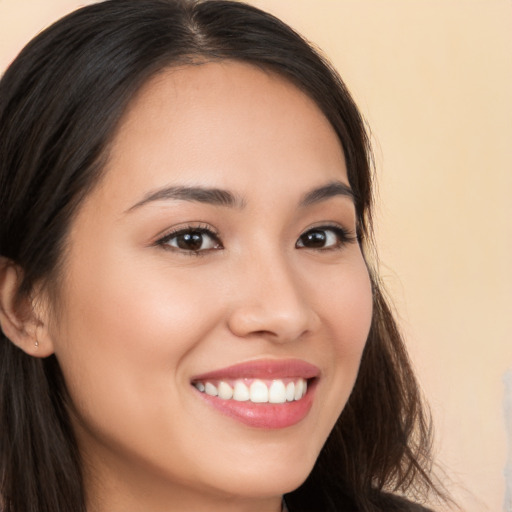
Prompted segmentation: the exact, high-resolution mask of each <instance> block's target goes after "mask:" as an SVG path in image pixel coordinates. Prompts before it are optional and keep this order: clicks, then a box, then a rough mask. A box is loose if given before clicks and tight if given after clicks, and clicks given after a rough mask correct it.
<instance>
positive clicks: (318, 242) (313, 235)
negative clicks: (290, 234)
mask: <svg viewBox="0 0 512 512" xmlns="http://www.w3.org/2000/svg"><path fill="white" fill-rule="evenodd" d="M325 240H326V236H325V233H324V232H323V231H310V232H309V233H306V234H305V235H304V236H303V239H302V243H303V244H304V245H306V246H307V247H323V246H324V245H325Z"/></svg>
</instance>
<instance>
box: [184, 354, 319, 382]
mask: <svg viewBox="0 0 512 512" xmlns="http://www.w3.org/2000/svg"><path fill="white" fill-rule="evenodd" d="M319 374H320V370H319V369H318V368H317V367H316V366H314V365H312V364H310V363H306V361H302V360H300V359H285V360H275V359H263V360H262V359H260V360H258V361H249V362H247V363H241V364H235V365H233V366H228V367H227V368H222V369H220V370H214V371H212V372H208V373H202V374H201V375H197V376H195V377H193V378H192V379H191V380H192V382H197V381H205V380H222V379H241V378H244V377H246V378H248V379H284V378H287V377H289V378H299V377H302V378H303V379H312V378H314V377H318V375H319Z"/></svg>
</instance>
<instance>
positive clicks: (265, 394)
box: [194, 378, 307, 404]
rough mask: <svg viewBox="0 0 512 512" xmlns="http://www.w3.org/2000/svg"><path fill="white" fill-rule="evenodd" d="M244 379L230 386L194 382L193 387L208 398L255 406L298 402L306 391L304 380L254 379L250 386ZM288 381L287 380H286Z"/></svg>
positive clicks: (224, 383) (219, 383) (225, 383)
mask: <svg viewBox="0 0 512 512" xmlns="http://www.w3.org/2000/svg"><path fill="white" fill-rule="evenodd" d="M244 380H246V379H237V380H235V381H234V382H233V383H232V384H234V385H231V384H228V383H227V382H225V381H222V380H221V381H218V382H217V383H216V384H213V383H211V382H195V383H194V386H195V387H196V388H197V390H198V391H200V392H201V393H206V394H207V395H210V396H218V397H219V398H221V399H222V400H231V399H233V400H236V401H238V402H246V401H248V400H249V401H251V402H253V403H256V404H261V403H271V404H283V403H285V402H293V401H294V400H300V399H301V398H302V397H303V396H304V395H305V394H306V391H307V381H306V380H305V379H300V378H299V379H295V380H294V381H289V382H288V383H287V384H285V383H284V382H283V381H282V380H281V379H274V380H272V381H267V382H264V381H262V380H259V379H256V380H254V381H252V383H251V385H250V386H247V384H246V383H245V382H244ZM286 380H288V379H286Z"/></svg>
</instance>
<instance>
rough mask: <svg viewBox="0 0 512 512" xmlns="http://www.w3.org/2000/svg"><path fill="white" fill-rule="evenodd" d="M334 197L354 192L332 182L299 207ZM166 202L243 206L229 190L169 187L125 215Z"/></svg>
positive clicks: (349, 196) (352, 196)
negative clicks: (157, 202)
mask: <svg viewBox="0 0 512 512" xmlns="http://www.w3.org/2000/svg"><path fill="white" fill-rule="evenodd" d="M336 196H344V197H348V198H350V199H351V200H352V201H354V192H353V191H352V189H351V188H350V187H349V186H348V185H346V184H345V183H343V182H341V181H333V182H331V183H328V184H327V185H323V186H321V187H318V188H315V189H313V190H311V191H310V192H308V193H306V194H305V195H304V196H303V198H302V199H301V201H300V203H299V207H301V208H305V207H307V206H311V205H313V204H316V203H319V202H322V201H326V200H327V199H330V198H332V197H336ZM166 200H175V201H194V202H198V203H205V204H211V205H214V206H225V207H228V208H238V209H242V208H244V206H245V201H244V199H243V198H242V197H240V196H237V195H235V194H233V193H232V192H230V191H229V190H223V189H220V188H209V187H202V186H194V187H187V186H171V187H165V188H162V189H159V190H156V191H154V192H149V193H148V194H146V196H144V197H143V198H142V199H141V200H140V201H139V202H137V203H135V204H134V205H133V206H131V207H130V208H128V210H126V212H125V213H128V212H131V211H133V210H135V209H137V208H140V207H141V206H144V205H146V204H148V203H152V202H155V201H166Z"/></svg>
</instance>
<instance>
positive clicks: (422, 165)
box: [0, 0, 512, 512]
mask: <svg viewBox="0 0 512 512" xmlns="http://www.w3.org/2000/svg"><path fill="white" fill-rule="evenodd" d="M87 3H93V2H90V1H79V0H0V70H4V69H5V68H6V66H7V65H8V63H9V62H10V61H11V60H12V59H13V58H14V56H15V54H16V53H17V52H18V51H19V49H21V47H22V45H23V44H24V43H25V42H27V41H28V39H30V38H31V37H32V36H33V35H34V34H36V33H37V32H38V31H39V30H40V29H42V28H43V27H44V26H46V25H47V24H48V23H49V22H50V21H53V20H54V19H56V18H57V17H58V16H60V15H63V14H65V13H66V12H68V11H70V10H72V9H74V8H76V7H77V6H79V5H84V4H87ZM252 3H254V4H255V5H257V6H260V7H263V8H265V9H267V10H269V11H271V12H273V13H275V14H277V15H278V16H280V17H282V18H283V19H284V20H285V21H287V22H289V23H290V24H291V25H292V26H294V27H295V28H296V29H298V30H299V31H300V32H302V33H303V34H304V35H306V36H307V37H308V38H309V39H310V40H312V41H314V42H315V43H317V44H318V46H320V47H321V48H323V50H324V51H325V53H326V54H327V55H328V56H329V57H330V58H331V60H333V62H334V64H335V66H336V67H337V69H338V70H339V71H340V73H341V75H342V76H343V78H344V80H345V81H346V83H347V84H348V86H349V88H350V89H351V91H352V92H353V94H354V96H355V98H356V101H357V102H358V104H359V105H360V107H361V109H362V111H363V113H364V115H365V117H366V118H367V119H368V121H369V123H370V125H371V127H372V131H373V139H374V144H375V152H376V163H377V168H378V175H379V182H380V192H379V200H378V212H377V217H378V225H377V235H378V242H379V247H380V253H381V257H382V262H383V263H382V270H383V274H384V276H385V279H386V283H387V285H388V288H389V290H390V291H391V294H392V296H393V298H394V300H395V303H396V307H397V310H398V313H399V316H400V319H401V324H402V327H403V330H404V332H405V333H406V335H407V339H408V343H409V347H410V351H411V353H412V356H413V359H414V362H415V365H416V367H417V370H418V374H419V378H420V380H421V383H422V385H423V388H424V390H425V393H426V395H427V397H428V399H429V401H430V403H431V405H432V408H433V414H434V419H435V423H436V427H437V451H438V454H439V459H440V461H441V462H442V464H443V465H444V467H445V468H446V471H447V473H448V475H450V477H451V480H452V483H451V484H450V488H451V489H452V491H453V493H454V495H455V496H456V498H457V499H458V500H459V503H460V504H461V507H462V509H463V510H465V511H466V512H484V511H489V512H512V271H511V266H512V200H511V198H512V1H510V0H385V1H384V0H253V2H252ZM507 372H508V373H507ZM507 475H508V481H507Z"/></svg>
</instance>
